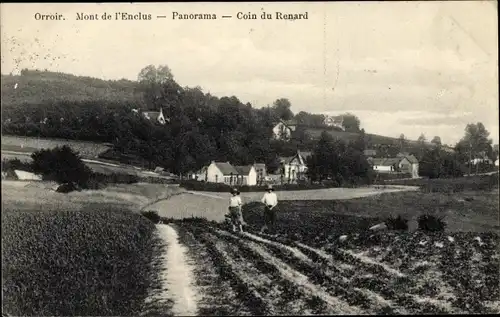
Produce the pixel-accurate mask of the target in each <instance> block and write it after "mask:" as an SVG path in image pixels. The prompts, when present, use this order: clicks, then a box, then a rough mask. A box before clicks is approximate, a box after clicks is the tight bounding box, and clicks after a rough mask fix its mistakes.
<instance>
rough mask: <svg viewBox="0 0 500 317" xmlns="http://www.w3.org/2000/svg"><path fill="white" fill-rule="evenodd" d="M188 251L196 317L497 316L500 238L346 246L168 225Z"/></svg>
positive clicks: (466, 236)
mask: <svg viewBox="0 0 500 317" xmlns="http://www.w3.org/2000/svg"><path fill="white" fill-rule="evenodd" d="M170 225H171V226H172V227H173V228H175V230H176V231H177V232H178V234H179V241H180V242H181V243H182V244H183V245H185V246H186V247H187V249H188V253H189V257H190V258H191V259H193V261H194V263H193V266H194V267H195V269H194V271H195V277H196V278H195V281H196V282H195V284H196V285H193V287H195V288H197V289H198V290H201V291H199V294H200V295H199V297H198V304H197V307H198V315H263V314H270V315H285V314H301V315H304V314H423V313H425V314H439V313H495V312H497V313H498V312H499V303H500V302H499V301H498V298H500V293H499V286H498V284H499V280H498V266H499V257H498V251H497V250H496V245H497V243H498V236H497V235H495V234H482V235H478V234H472V233H462V234H458V233H456V234H454V235H453V236H448V235H445V234H433V235H429V234H423V233H408V234H400V233H384V234H381V235H377V236H362V235H361V234H358V235H353V236H352V237H351V238H349V239H348V240H347V241H345V242H343V243H338V242H334V241H312V240H311V241H304V240H301V241H300V240H297V239H292V238H290V237H289V236H286V235H277V236H270V235H266V234H258V233H257V232H255V231H253V230H252V228H250V232H245V233H233V232H232V231H230V230H227V229H226V228H225V227H224V226H223V225H219V224H216V223H214V222H208V221H206V220H198V219H191V220H188V219H185V220H182V221H173V222H172V223H171V224H170Z"/></svg>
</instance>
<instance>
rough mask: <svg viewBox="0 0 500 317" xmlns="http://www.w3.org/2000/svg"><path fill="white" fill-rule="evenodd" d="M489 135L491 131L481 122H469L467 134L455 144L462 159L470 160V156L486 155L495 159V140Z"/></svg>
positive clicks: (466, 129) (479, 156)
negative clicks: (493, 145) (493, 144)
mask: <svg viewBox="0 0 500 317" xmlns="http://www.w3.org/2000/svg"><path fill="white" fill-rule="evenodd" d="M489 136H490V133H489V132H488V130H486V128H485V126H484V125H483V124H482V123H481V122H478V123H476V124H474V123H470V124H467V126H466V127H465V135H464V136H463V137H462V139H461V140H460V141H459V142H458V143H457V145H456V146H455V150H456V151H457V152H458V153H459V155H460V157H461V160H462V161H468V159H469V157H470V158H472V159H474V158H483V157H484V156H487V157H489V158H491V159H494V158H493V147H492V143H493V140H492V139H490V138H489Z"/></svg>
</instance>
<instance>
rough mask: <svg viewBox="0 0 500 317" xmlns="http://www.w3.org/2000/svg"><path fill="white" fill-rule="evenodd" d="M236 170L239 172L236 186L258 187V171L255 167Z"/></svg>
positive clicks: (246, 166) (250, 166) (248, 166)
mask: <svg viewBox="0 0 500 317" xmlns="http://www.w3.org/2000/svg"><path fill="white" fill-rule="evenodd" d="M234 168H235V169H236V171H238V177H237V179H236V185H247V186H255V185H257V171H256V170H255V167H254V166H253V165H245V166H235V167H234Z"/></svg>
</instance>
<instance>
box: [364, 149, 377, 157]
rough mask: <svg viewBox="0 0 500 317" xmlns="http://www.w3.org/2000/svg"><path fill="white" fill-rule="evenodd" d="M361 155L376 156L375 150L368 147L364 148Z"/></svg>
mask: <svg viewBox="0 0 500 317" xmlns="http://www.w3.org/2000/svg"><path fill="white" fill-rule="evenodd" d="M363 155H364V156H366V157H375V156H377V150H369V149H367V150H364V151H363Z"/></svg>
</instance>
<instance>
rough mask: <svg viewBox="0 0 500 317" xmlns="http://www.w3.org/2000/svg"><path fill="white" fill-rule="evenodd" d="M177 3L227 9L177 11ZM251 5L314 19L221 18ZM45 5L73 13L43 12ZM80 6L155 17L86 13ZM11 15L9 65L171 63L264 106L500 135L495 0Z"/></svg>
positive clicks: (445, 134)
mask: <svg viewBox="0 0 500 317" xmlns="http://www.w3.org/2000/svg"><path fill="white" fill-rule="evenodd" d="M173 11H177V12H179V13H215V14H217V17H218V19H217V20H172V12H173ZM240 11H241V12H245V13H247V12H253V13H257V14H258V15H259V16H260V14H261V13H262V12H263V11H264V12H267V13H272V14H273V18H274V17H275V16H274V13H275V12H276V11H280V12H284V13H303V12H308V18H309V19H308V20H297V21H282V20H281V21H280V20H275V19H273V20H260V19H259V20H247V21H244V20H237V19H236V18H234V17H233V18H232V19H221V15H233V16H235V15H236V13H237V12H240ZM37 12H39V13H42V14H49V13H61V14H64V16H65V18H66V20H65V21H37V20H35V18H34V15H35V13H37ZM77 12H82V13H89V14H91V13H98V14H99V17H100V16H101V15H102V13H104V12H107V13H111V14H114V13H115V12H129V13H139V12H141V13H146V14H148V13H150V14H152V15H153V19H152V20H150V21H145V20H142V21H115V20H113V21H75V17H76V13H77ZM157 15H166V16H167V18H166V19H157V18H156V16H157ZM0 20H1V31H2V37H1V38H2V46H1V53H2V54H1V55H2V56H1V60H2V62H1V63H2V64H1V66H2V67H1V69H2V73H3V74H6V73H9V72H11V71H12V72H15V71H16V70H19V69H22V68H38V69H45V68H46V69H49V70H53V71H61V72H66V73H72V74H76V75H86V76H93V77H99V78H103V79H120V78H127V79H132V80H135V79H136V78H137V74H138V73H139V71H140V70H141V68H143V67H144V66H146V65H148V64H155V65H158V64H167V65H168V66H169V67H170V68H171V69H172V71H173V73H174V76H175V79H176V80H177V82H178V83H179V84H181V85H182V86H201V87H202V88H203V90H204V91H205V92H210V93H212V94H215V95H218V96H230V95H235V96H237V97H238V98H239V99H240V100H241V101H242V102H245V103H246V102H251V103H252V105H254V107H259V108H260V107H261V106H265V105H267V104H272V102H273V101H274V100H275V99H277V98H282V97H285V98H289V99H290V101H291V103H292V111H294V112H295V113H297V112H299V111H301V110H305V111H308V112H314V113H324V114H338V113H342V112H346V111H349V112H352V113H354V114H356V115H357V116H358V117H359V118H360V119H361V125H362V127H363V128H365V130H366V131H367V132H370V133H377V134H383V135H388V136H393V137H397V136H399V135H400V134H401V133H404V134H405V135H406V136H407V137H408V138H411V139H416V138H418V136H419V135H420V133H424V134H425V135H426V136H427V138H428V139H431V138H432V137H433V136H434V135H439V136H441V138H442V140H443V142H444V143H455V142H456V141H458V140H459V139H460V138H461V137H462V136H463V134H464V128H465V125H466V124H467V123H469V122H478V121H481V122H483V123H484V124H485V126H486V128H487V129H488V130H489V131H490V132H491V137H492V138H493V140H494V142H495V143H498V133H499V132H498V125H499V124H498V35H497V32H498V31H497V5H496V1H495V2H493V1H484V2H482V1H459V2H452V1H445V2H437V1H431V2H416V1H415V2H359V3H356V2H337V3H319V2H316V3H299V2H297V3H190V4H188V3H182V4H172V3H171V4H167V3H162V4H156V3H142V4H130V3H129V4H33V3H32V4H1V10H0ZM20 88H22V87H20Z"/></svg>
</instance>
